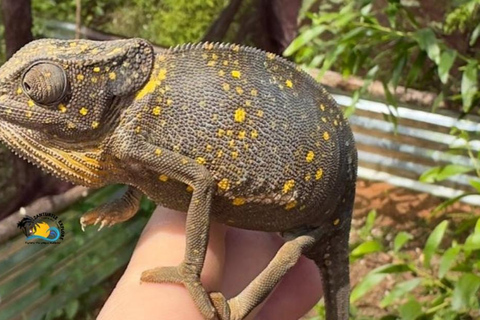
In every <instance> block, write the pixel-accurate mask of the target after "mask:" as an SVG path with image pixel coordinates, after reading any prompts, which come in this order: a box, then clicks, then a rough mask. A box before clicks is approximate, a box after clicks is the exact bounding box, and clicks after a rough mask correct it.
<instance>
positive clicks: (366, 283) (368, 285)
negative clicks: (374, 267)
mask: <svg viewBox="0 0 480 320" xmlns="http://www.w3.org/2000/svg"><path fill="white" fill-rule="evenodd" d="M386 276H387V275H386V274H383V273H369V274H368V275H367V276H366V277H365V278H363V279H362V280H361V281H360V282H359V283H358V284H357V285H356V286H355V288H353V290H352V293H351V295H350V302H351V303H354V302H355V301H357V300H358V299H360V298H361V297H363V296H364V295H365V294H366V293H367V292H369V291H370V290H372V288H373V287H375V286H376V285H378V284H379V283H380V282H382V280H383V279H385V277H386Z"/></svg>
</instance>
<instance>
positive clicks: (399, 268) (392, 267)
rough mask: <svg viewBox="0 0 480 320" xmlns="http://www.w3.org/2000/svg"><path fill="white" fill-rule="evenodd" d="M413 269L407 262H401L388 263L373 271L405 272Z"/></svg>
mask: <svg viewBox="0 0 480 320" xmlns="http://www.w3.org/2000/svg"><path fill="white" fill-rule="evenodd" d="M410 271H413V269H412V267H411V266H410V265H408V264H405V263H400V264H386V265H383V266H380V267H378V268H375V269H373V270H372V271H371V273H404V272H410Z"/></svg>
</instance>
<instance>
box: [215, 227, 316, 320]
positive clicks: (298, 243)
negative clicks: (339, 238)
mask: <svg viewBox="0 0 480 320" xmlns="http://www.w3.org/2000/svg"><path fill="white" fill-rule="evenodd" d="M321 234H322V233H321V230H320V229H315V230H314V231H312V232H310V233H309V234H306V235H301V236H298V237H296V238H294V239H293V240H290V241H287V242H286V243H285V244H284V245H283V246H282V247H281V248H280V249H279V250H278V252H277V254H276V255H275V257H274V258H273V259H272V261H270V263H269V264H268V266H267V267H266V268H265V269H264V270H263V271H262V272H261V273H260V274H259V275H258V276H257V277H256V278H255V279H254V280H253V281H252V282H251V283H250V284H249V285H248V286H247V287H246V288H245V289H243V291H242V292H240V293H239V294H238V295H237V296H236V297H234V298H232V299H229V300H228V301H225V298H224V297H223V295H222V294H221V293H217V292H216V293H211V294H210V296H211V299H212V301H213V303H214V305H215V307H216V308H217V310H218V313H219V314H220V317H221V319H222V320H240V319H243V318H245V317H246V316H247V315H248V314H249V313H250V312H251V311H252V310H253V309H254V308H255V307H256V306H258V305H259V304H260V303H261V302H262V301H263V300H264V299H265V298H266V297H267V296H268V295H269V294H270V292H271V291H272V290H273V289H274V288H275V286H276V285H277V284H278V282H279V281H280V280H281V279H282V277H283V276H284V275H285V274H286V273H287V271H288V270H290V269H291V268H292V267H293V266H294V265H295V264H296V263H297V261H298V259H299V258H300V256H301V255H302V254H303V253H304V252H305V251H306V250H309V249H310V248H311V247H312V246H313V245H314V244H315V243H317V242H318V241H319V239H320V236H321Z"/></svg>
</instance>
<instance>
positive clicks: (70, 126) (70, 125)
mask: <svg viewBox="0 0 480 320" xmlns="http://www.w3.org/2000/svg"><path fill="white" fill-rule="evenodd" d="M67 128H68V129H75V128H76V125H75V123H73V122H69V123H68V124H67Z"/></svg>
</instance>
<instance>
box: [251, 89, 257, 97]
mask: <svg viewBox="0 0 480 320" xmlns="http://www.w3.org/2000/svg"><path fill="white" fill-rule="evenodd" d="M250 94H251V95H252V96H254V97H256V96H257V95H258V91H257V89H252V91H250Z"/></svg>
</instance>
